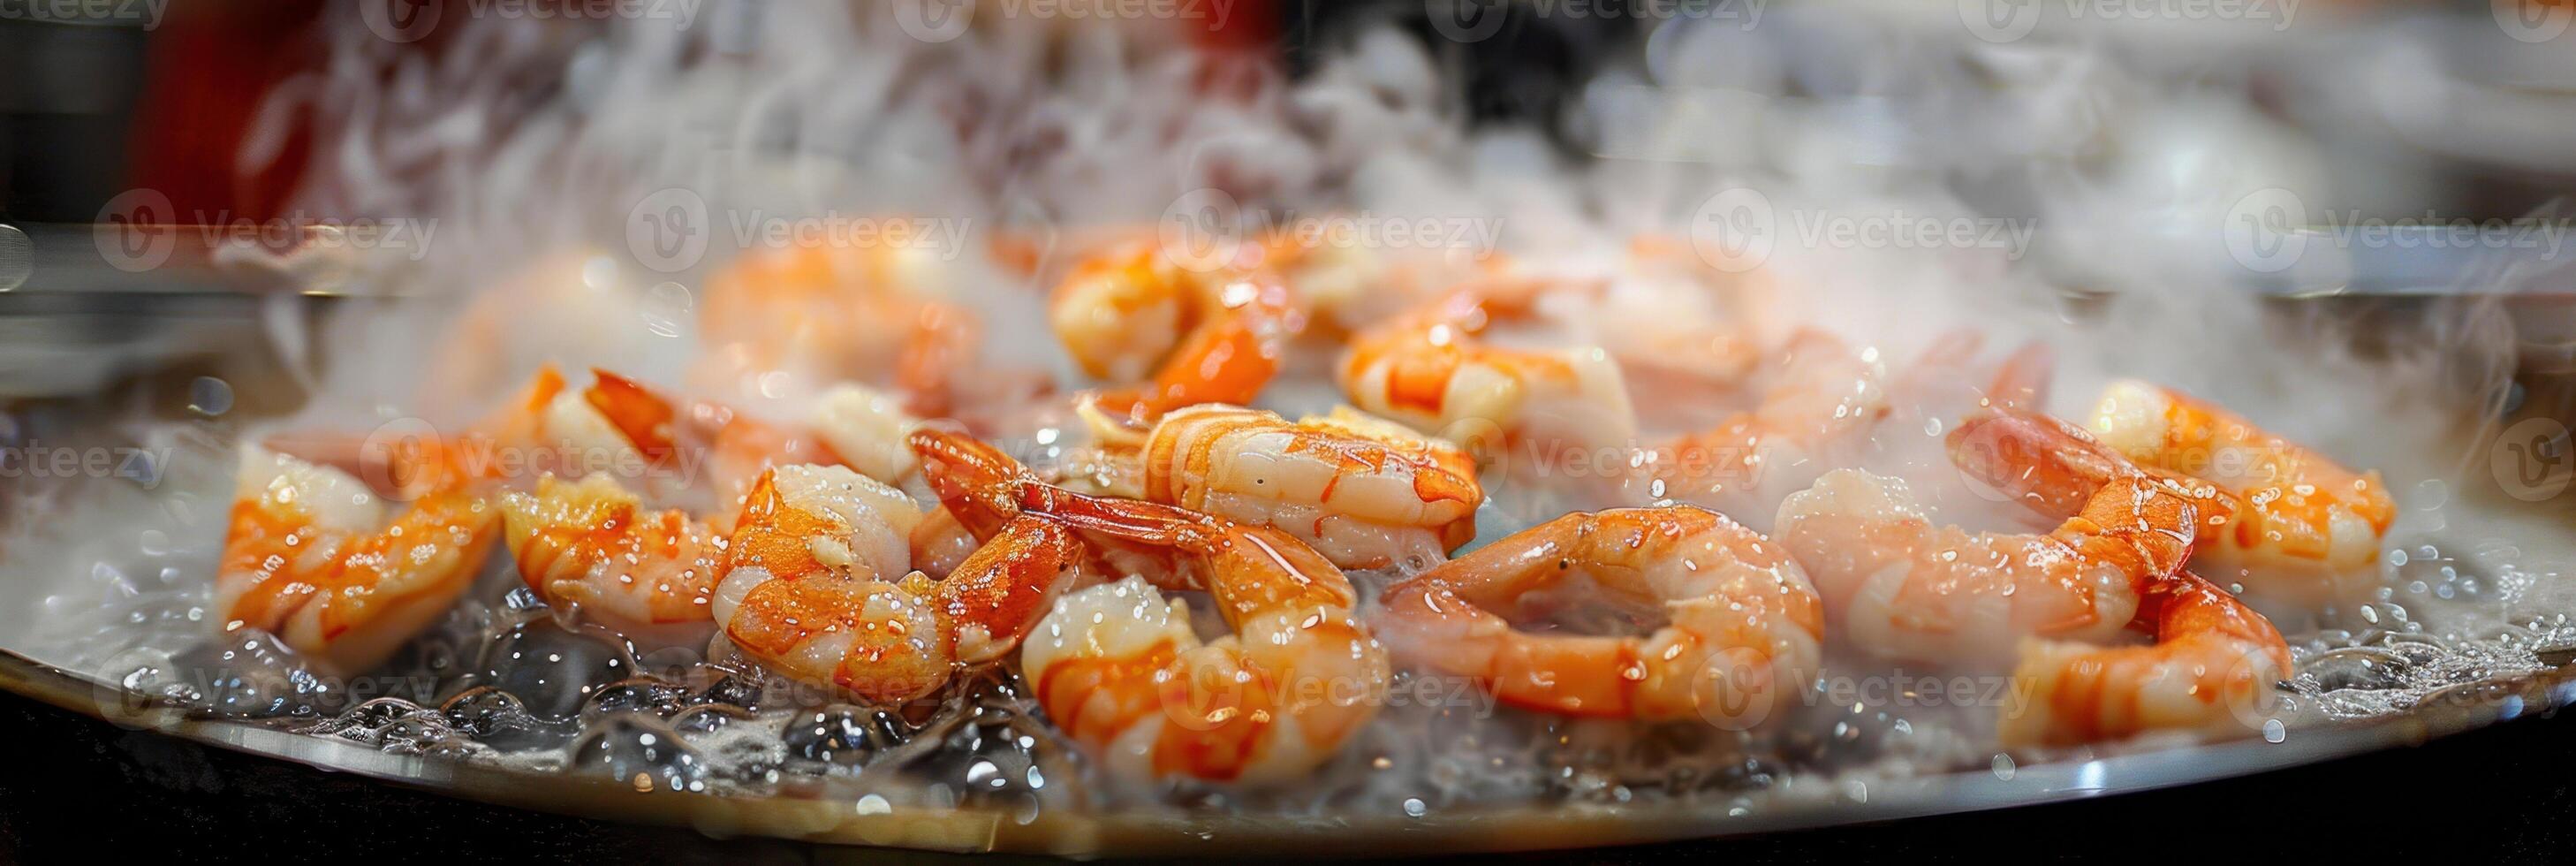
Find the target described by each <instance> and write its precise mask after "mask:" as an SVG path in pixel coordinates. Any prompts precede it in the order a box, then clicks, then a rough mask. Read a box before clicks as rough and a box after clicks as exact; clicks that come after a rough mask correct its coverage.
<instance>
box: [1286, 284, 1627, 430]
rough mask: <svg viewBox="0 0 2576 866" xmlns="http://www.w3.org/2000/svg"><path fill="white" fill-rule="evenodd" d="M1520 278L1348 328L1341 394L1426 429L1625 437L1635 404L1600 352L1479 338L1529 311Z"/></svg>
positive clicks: (1465, 288)
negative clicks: (1504, 343)
mask: <svg viewBox="0 0 2576 866" xmlns="http://www.w3.org/2000/svg"><path fill="white" fill-rule="evenodd" d="M1521 282H1527V281H1517V282H1516V281H1513V280H1510V279H1506V278H1501V277H1496V278H1489V279H1481V280H1476V281H1471V282H1470V283H1468V284H1466V285H1462V286H1460V287H1457V288H1455V289H1452V290H1450V291H1448V292H1446V293H1444V294H1442V295H1441V296H1440V297H1439V298H1438V299H1436V300H1434V301H1432V302H1430V303H1428V304H1425V305H1422V306H1419V307H1416V308H1415V309H1413V310H1411V311H1408V312H1405V313H1403V314H1401V315H1398V316H1395V317H1393V318H1391V319H1389V320H1388V321H1386V322H1384V323H1382V324H1378V325H1376V326H1373V327H1370V328H1368V329H1366V330H1363V331H1361V332H1359V333H1358V334H1356V335H1354V336H1353V337H1352V338H1351V342H1350V346H1349V348H1348V349H1347V350H1346V351H1344V352H1343V354H1342V359H1341V363H1340V366H1339V367H1338V368H1337V371H1336V377H1337V379H1338V381H1339V382H1340V384H1341V386H1342V393H1343V394H1345V395H1346V396H1348V397H1349V398H1350V401H1351V402H1352V404H1354V405H1356V406H1358V407H1359V408H1360V409H1362V410H1365V411H1367V412H1369V413H1371V414H1374V415H1379V416H1383V417H1387V418H1392V419H1394V420H1396V421H1399V422H1402V423H1404V424H1407V425H1410V426H1412V427H1413V428H1414V429H1416V430H1421V431H1424V432H1429V433H1435V434H1444V435H1446V434H1452V433H1455V432H1456V431H1458V430H1461V429H1468V428H1475V429H1491V430H1496V431H1500V432H1502V433H1503V434H1505V435H1507V436H1513V437H1519V438H1524V439H1530V438H1534V439H1540V440H1551V441H1553V442H1556V443H1559V444H1566V445H1583V446H1601V445H1618V446H1624V445H1627V444H1629V443H1630V442H1631V441H1632V440H1633V439H1634V437H1635V435H1636V423H1637V422H1636V412H1635V411H1634V409H1633V408H1632V407H1631V406H1630V405H1629V402H1628V390H1627V385H1626V382H1625V380H1624V379H1623V378H1622V377H1621V374H1620V372H1619V366H1618V364H1617V363H1616V362H1615V361H1613V360H1611V358H1610V355H1609V353H1608V352H1606V351H1604V350H1603V349H1601V348H1599V347H1580V348H1572V349H1562V350H1554V351H1539V350H1525V349H1512V348H1503V347H1499V346H1492V345H1487V344H1485V343H1484V342H1482V341H1481V340H1479V339H1478V335H1479V334H1482V333H1484V332H1485V331H1486V330H1487V329H1488V328H1490V327H1492V326H1493V324H1494V323H1495V320H1496V319H1497V318H1498V317H1504V316H1512V315H1521V314H1525V313H1526V312H1527V311H1528V309H1529V303H1530V301H1529V298H1530V296H1532V295H1533V294H1535V293H1537V292H1539V291H1540V290H1539V289H1535V288H1531V287H1529V286H1526V285H1520V284H1518V283H1521ZM1461 425H1467V427H1462V426H1461Z"/></svg>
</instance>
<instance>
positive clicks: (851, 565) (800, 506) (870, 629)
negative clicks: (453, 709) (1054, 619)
mask: <svg viewBox="0 0 2576 866" xmlns="http://www.w3.org/2000/svg"><path fill="white" fill-rule="evenodd" d="M922 522H923V519H922V517H921V514H920V512H919V510H918V508H917V507H916V506H914V505H913V504H912V502H911V500H910V499H908V498H905V497H904V496H903V494H902V493H901V492H900V491H897V490H894V489H892V488H889V487H886V486H884V485H882V484H879V483H877V482H875V481H872V480H870V479H868V478H866V477H865V476H861V475H858V474H856V473H853V472H850V471H849V470H847V469H843V468H840V467H814V466H786V467H779V468H777V469H774V470H771V472H770V473H769V474H767V475H764V476H763V477H762V479H761V480H760V482H759V483H758V484H757V485H755V486H754V487H753V490H752V493H751V495H750V497H749V498H748V499H747V500H746V501H745V502H744V504H743V511H742V516H741V518H740V520H739V522H738V525H737V526H736V527H735V529H734V535H733V538H732V541H731V545H732V555H733V559H732V563H731V566H730V570H729V571H727V572H726V574H725V577H724V579H723V580H722V581H721V582H720V583H718V584H717V586H716V590H715V603H714V613H715V618H716V620H717V621H718V622H720V623H722V624H723V626H724V633H725V636H726V638H727V639H728V640H730V641H731V642H732V643H733V645H734V646H735V647H737V648H739V649H741V650H742V651H743V652H744V653H745V654H746V655H749V656H751V657H752V658H753V659H755V660H757V661H759V662H760V663H761V664H763V665H765V666H767V667H769V668H771V669H773V670H777V671H780V672H783V673H786V674H789V675H791V676H796V677H800V678H804V679H806V680H808V681H812V682H829V683H831V684H833V685H834V686H836V687H838V688H839V689H841V690H842V691H843V692H845V693H847V694H848V695H850V696H851V697H853V698H855V699H857V700H860V701H863V702H867V703H872V704H879V705H889V704H900V703H904V702H908V701H911V700H915V699H918V698H920V697H922V696H925V695H928V694H930V693H932V692H934V691H936V690H938V689H939V688H941V687H942V686H945V685H946V684H947V683H948V682H950V681H951V680H952V679H953V678H954V677H955V675H956V671H957V670H958V668H959V667H961V666H964V665H973V664H983V663H988V662H991V661H994V660H996V659H999V658H1001V657H1003V656H1004V655H1006V654H1007V653H1008V652H1009V651H1010V650H1011V649H1014V648H1016V647H1017V646H1018V645H1019V640H1020V638H1021V637H1022V636H1023V635H1025V634H1026V633H1027V632H1028V630H1029V628H1030V627H1031V624H1033V623H1034V622H1036V620H1037V617H1038V615H1039V614H1041V613H1043V612H1044V611H1045V609H1046V605H1047V603H1048V602H1049V601H1050V600H1052V599H1053V597H1054V594H1055V593H1056V591H1057V590H1058V588H1059V587H1060V586H1061V585H1063V584H1064V583H1065V582H1066V579H1067V578H1068V577H1070V576H1071V575H1074V574H1076V573H1077V572H1078V570H1079V569H1080V567H1081V566H1082V564H1083V563H1085V562H1087V561H1088V557H1089V556H1090V550H1089V548H1088V547H1086V546H1085V545H1084V544H1083V543H1082V542H1081V541H1080V540H1079V539H1077V538H1075V536H1074V534H1073V533H1072V531H1071V530H1070V529H1068V528H1066V527H1064V526H1062V525H1061V524H1058V523H1055V522H1053V521H1026V522H1014V523H1013V524H1012V530H1011V531H1010V532H1006V533H1001V534H999V535H998V536H997V537H996V538H995V539H994V540H993V541H992V542H990V543H987V544H984V545H982V546H980V547H978V548H976V549H975V551H974V552H973V553H971V554H968V555H967V556H966V557H965V558H964V560H963V561H962V562H961V563H959V564H958V565H957V567H956V569H955V570H954V571H952V572H950V573H949V574H948V575H947V576H946V577H945V578H944V579H934V578H932V577H930V576H929V575H927V574H924V573H922V572H920V571H913V570H910V560H911V555H910V552H909V544H908V542H907V539H908V538H910V537H915V536H917V535H918V533H919V527H920V526H921V524H922Z"/></svg>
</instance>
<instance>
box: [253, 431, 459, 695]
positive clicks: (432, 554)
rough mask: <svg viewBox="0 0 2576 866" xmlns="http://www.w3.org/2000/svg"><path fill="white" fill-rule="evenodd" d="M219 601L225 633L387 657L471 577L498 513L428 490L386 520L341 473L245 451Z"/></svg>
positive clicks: (343, 664)
mask: <svg viewBox="0 0 2576 866" xmlns="http://www.w3.org/2000/svg"><path fill="white" fill-rule="evenodd" d="M238 484H239V487H238V492H237V494H236V498H235V499H234V502H233V508H232V520H231V525H230V528H229V529H228V530H227V532H226V535H225V538H224V554H223V566H222V568H221V570H220V571H218V572H217V575H216V579H215V606H216V609H217V610H219V611H221V612H222V615H221V616H220V617H219V621H220V622H221V623H223V626H222V627H223V630H224V631H225V632H227V633H229V632H232V631H235V630H239V629H245V628H251V629H259V630H262V631H266V632H269V633H271V634H274V635H276V636H277V637H278V638H279V639H280V640H283V641H285V642H286V645H287V646H289V647H292V648H294V649H295V651H296V652H298V653H301V654H303V655H304V656H305V657H306V658H308V659H311V660H312V661H313V662H314V663H315V664H316V666H317V667H319V668H322V669H324V670H328V671H332V672H336V673H344V674H345V673H352V672H356V671H362V670H366V669H369V668H373V667H375V666H376V665H379V664H382V663H383V662H384V660H385V659H386V657H388V656H390V655H392V654H393V651H394V650H395V649H396V648H397V647H400V646H401V645H402V644H403V642H405V641H408V640H410V639H411V638H412V637H413V636H414V635H417V634H419V633H420V631H421V630H422V629H423V628H425V627H427V626H428V625H429V623H430V622H431V621H433V620H435V619H437V618H438V617H439V616H440V615H442V614H444V613H445V612H446V611H447V609H448V607H449V606H451V605H453V604H454V603H455V602H456V599H457V597H458V596H460V595H462V594H463V593H464V592H465V589H466V587H467V586H469V585H471V584H472V583H473V581H474V574H475V572H476V570H477V569H478V567H479V566H480V565H481V564H482V562H483V557H484V554H485V553H486V552H487V551H488V550H489V549H490V544H491V541H492V538H493V536H494V534H495V533H494V532H493V526H494V523H495V522H496V517H497V514H496V513H495V512H494V511H493V510H492V509H491V508H490V507H489V506H488V505H487V504H486V503H485V502H484V500H483V499H481V498H479V497H476V496H473V495H471V494H468V493H466V492H464V491H462V490H459V489H454V488H449V489H440V490H433V491H431V492H429V493H427V494H425V495H423V496H421V497H419V498H418V499H416V500H414V501H412V502H410V503H408V504H407V505H405V506H403V508H402V510H401V511H400V512H398V513H396V514H394V515H392V516H391V518H390V519H388V518H387V515H386V514H385V513H384V505H383V504H382V503H381V501H380V500H378V499H377V498H376V497H375V495H374V494H372V493H370V492H369V491H368V490H367V488H366V486H365V484H364V483H362V482H361V481H359V480H358V479H357V478H356V477H354V476H351V475H349V474H348V473H345V472H342V471H339V470H337V469H333V468H330V467H327V466H316V465H313V464H310V463H306V462H304V461H302V460H298V459H295V458H293V457H288V456H285V455H282V454H274V453H270V452H267V451H263V450H260V449H257V448H246V449H244V451H243V455H242V469H241V475H240V478H239V482H238Z"/></svg>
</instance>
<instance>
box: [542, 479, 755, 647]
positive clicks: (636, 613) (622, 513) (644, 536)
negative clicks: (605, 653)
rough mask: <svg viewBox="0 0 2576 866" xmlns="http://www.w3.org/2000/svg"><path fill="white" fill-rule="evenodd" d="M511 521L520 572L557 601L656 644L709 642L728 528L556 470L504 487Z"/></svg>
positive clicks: (610, 483) (601, 482)
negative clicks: (530, 486) (529, 484)
mask: <svg viewBox="0 0 2576 866" xmlns="http://www.w3.org/2000/svg"><path fill="white" fill-rule="evenodd" d="M500 508H501V514H502V527H503V529H504V534H505V536H506V537H507V539H508V544H509V550H510V554H511V557H512V558H513V559H514V560H515V561H516V562H517V564H518V569H519V576H520V578H521V579H523V580H525V581H527V584H528V588H529V589H532V590H534V591H536V593H537V595H538V597H540V598H543V599H545V600H546V602H547V603H548V604H551V605H569V606H577V607H578V608H579V609H580V610H582V611H583V612H585V613H589V614H597V615H599V616H600V617H602V618H603V619H605V620H607V621H609V622H611V623H614V624H616V625H618V626H620V627H621V629H620V630H621V631H623V632H625V633H626V634H627V635H628V636H629V637H641V638H646V639H648V640H651V641H652V642H655V643H667V644H680V643H688V642H692V641H695V640H702V639H703V638H704V637H705V633H706V632H707V630H708V627H711V626H712V625H713V624H714V621H715V619H714V613H713V610H712V609H711V608H710V607H709V604H710V602H711V601H712V600H713V598H714V595H715V584H716V580H717V578H719V577H721V576H722V574H723V569H724V566H725V562H726V555H725V546H726V539H725V537H724V535H723V534H722V528H721V527H710V526H708V525H707V523H706V522H704V521H700V520H698V519H696V518H693V517H691V516H689V514H688V513H687V512H685V511H682V510H680V509H662V510H652V509H647V508H645V507H644V503H643V500H642V499H641V498H640V497H638V496H636V495H635V494H634V493H632V492H629V491H628V490H626V488H624V487H622V486H619V485H618V483H617V482H616V480H614V479H612V478H610V477H609V476H607V475H590V476H587V477H585V478H583V479H582V480H581V481H579V482H577V483H574V482H566V481H563V480H562V479H559V478H556V477H554V476H552V475H548V476H546V477H544V478H540V479H538V480H537V487H536V490H535V492H533V493H520V492H512V493H507V494H503V495H502V497H501V502H500Z"/></svg>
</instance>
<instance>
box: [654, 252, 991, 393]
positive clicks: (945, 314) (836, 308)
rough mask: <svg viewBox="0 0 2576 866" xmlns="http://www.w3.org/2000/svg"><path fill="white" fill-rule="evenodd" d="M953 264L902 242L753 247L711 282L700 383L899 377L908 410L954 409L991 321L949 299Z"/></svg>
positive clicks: (697, 373)
mask: <svg viewBox="0 0 2576 866" xmlns="http://www.w3.org/2000/svg"><path fill="white" fill-rule="evenodd" d="M948 266H949V265H948V263H947V261H946V260H945V256H943V254H942V251H941V250H939V249H937V248H935V247H929V246H907V245H902V244H889V245H885V246H877V247H867V248H856V249H842V248H835V247H830V246H822V245H800V246H787V247H777V248H771V249H762V250H755V251H752V252H750V253H747V254H745V255H744V256H743V257H742V258H740V259H738V260H736V261H735V262H733V263H732V264H731V265H730V266H728V267H727V268H725V269H724V270H723V271H721V272H719V273H717V274H716V275H715V276H714V277H713V278H711V279H709V280H708V285H707V299H706V304H705V306H704V308H703V310H702V311H701V313H700V315H699V326H700V330H701V332H702V333H703V334H704V335H705V339H706V342H707V346H708V355H707V356H706V358H704V359H702V360H701V362H700V363H699V366H698V367H697V368H696V370H694V371H693V376H694V378H693V380H692V381H693V382H694V383H695V384H696V385H697V386H698V387H699V388H701V389H703V390H704V391H705V392H707V393H715V394H751V393H772V394H774V393H777V392H780V391H782V390H786V391H794V390H798V389H797V388H795V387H794V386H793V383H802V384H808V385H819V384H820V383H823V382H835V381H842V380H856V381H861V382H869V383H877V384H889V385H891V386H893V388H894V389H895V390H896V391H897V392H898V393H899V394H900V395H901V397H902V400H903V403H904V406H905V408H906V409H907V410H908V411H910V412H912V413H914V414H916V415H923V416H938V415H946V414H949V412H950V411H951V410H952V409H953V407H954V401H955V398H956V397H957V395H958V392H957V387H956V386H957V383H958V381H959V379H958V377H959V376H960V375H961V374H963V373H966V372H967V367H968V366H970V365H969V364H967V362H968V361H969V360H971V359H972V358H973V357H974V356H975V354H976V350H977V347H978V345H979V344H980V342H981V340H982V331H981V325H980V324H979V322H978V320H977V319H976V317H975V316H974V314H973V312H972V311H970V310H968V309H966V308H965V307H962V306H960V305H958V304H957V303H955V302H953V301H951V300H949V299H948V297H947V292H946V279H945V276H946V275H945V274H943V273H942V269H943V268H945V267H948ZM781 375H784V376H786V377H787V378H788V379H789V380H792V383H782V382H781V381H780V380H778V379H777V378H775V377H778V376H781Z"/></svg>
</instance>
